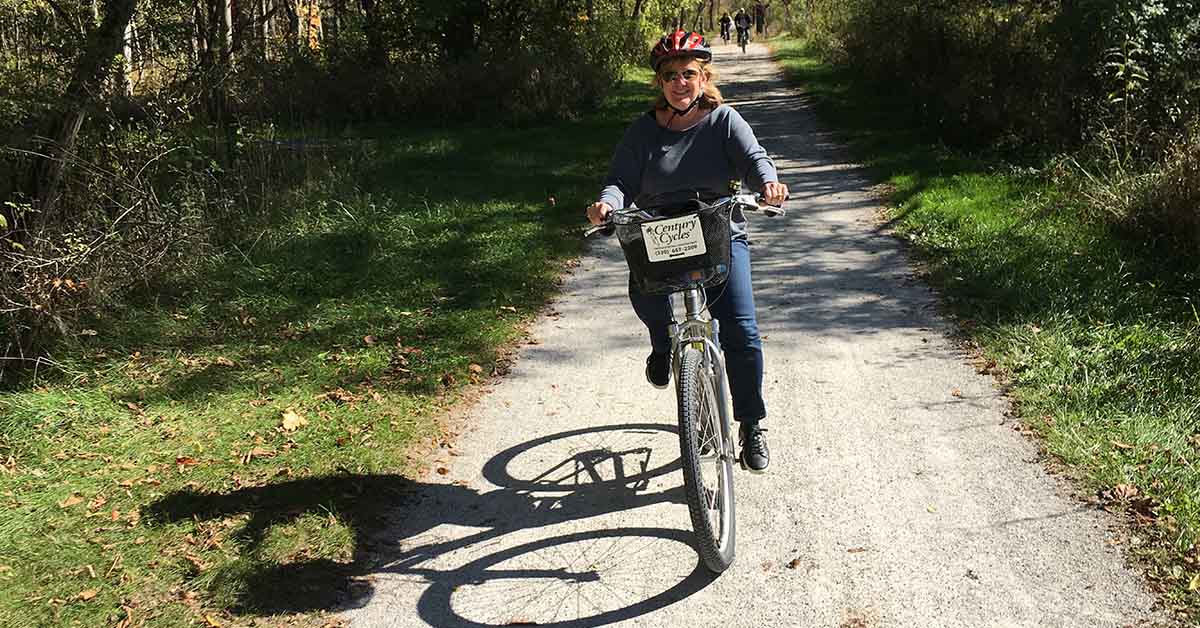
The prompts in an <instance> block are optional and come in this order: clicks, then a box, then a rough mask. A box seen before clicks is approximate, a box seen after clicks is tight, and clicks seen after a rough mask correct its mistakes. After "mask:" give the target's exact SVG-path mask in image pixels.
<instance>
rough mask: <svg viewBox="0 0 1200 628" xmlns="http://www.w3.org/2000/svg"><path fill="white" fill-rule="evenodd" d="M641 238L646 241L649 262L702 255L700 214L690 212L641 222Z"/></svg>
mask: <svg viewBox="0 0 1200 628" xmlns="http://www.w3.org/2000/svg"><path fill="white" fill-rule="evenodd" d="M642 239H643V240H644V241H645V242H646V257H647V258H648V259H649V260H650V261H651V262H662V261H666V260H672V259H679V258H681V257H695V256H697V255H704V254H705V253H707V252H708V250H707V249H706V248H705V247H704V231H703V230H701V229H700V216H697V215H696V214H692V215H690V216H683V217H680V218H670V219H668V220H656V221H654V222H646V223H642Z"/></svg>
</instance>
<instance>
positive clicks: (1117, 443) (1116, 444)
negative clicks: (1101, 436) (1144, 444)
mask: <svg viewBox="0 0 1200 628" xmlns="http://www.w3.org/2000/svg"><path fill="white" fill-rule="evenodd" d="M1108 442H1110V443H1112V446H1113V447H1116V448H1117V449H1133V445H1130V444H1129V443H1123V442H1121V441H1119V440H1110V441H1108Z"/></svg>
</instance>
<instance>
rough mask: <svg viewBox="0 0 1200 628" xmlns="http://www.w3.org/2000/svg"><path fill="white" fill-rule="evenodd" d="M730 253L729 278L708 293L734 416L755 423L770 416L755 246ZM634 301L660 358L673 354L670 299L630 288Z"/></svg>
mask: <svg viewBox="0 0 1200 628" xmlns="http://www.w3.org/2000/svg"><path fill="white" fill-rule="evenodd" d="M729 253H730V255H729V279H728V280H727V281H726V282H725V283H723V284H718V285H715V286H711V287H709V288H707V289H706V292H707V293H708V311H709V312H710V313H711V314H712V316H713V318H715V319H717V321H719V323H720V332H719V335H720V343H721V350H722V351H724V352H725V373H726V374H727V375H728V376H729V393H730V395H732V396H733V416H734V418H735V419H737V420H738V421H747V420H748V421H753V420H756V419H761V418H763V417H765V416H766V415H767V408H766V404H765V403H764V402H763V397H762V379H763V354H762V339H761V338H759V337H758V320H757V318H756V317H755V315H754V288H753V286H751V284H750V245H749V244H748V243H747V242H746V240H743V239H739V240H734V241H733V244H732V246H731V247H730V252H729ZM629 301H630V302H631V303H633V309H634V311H635V312H637V315H638V318H640V319H642V322H643V323H645V325H646V329H647V330H648V331H649V332H650V347H651V349H652V350H653V351H654V352H655V353H668V352H670V351H671V336H670V332H669V331H668V326H669V325H670V324H671V301H670V298H669V297H668V296H667V295H665V294H664V295H658V294H642V293H640V292H638V291H637V290H636V289H634V287H633V286H632V284H631V285H630V287H629Z"/></svg>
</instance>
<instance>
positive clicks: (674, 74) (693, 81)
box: [658, 58, 708, 109]
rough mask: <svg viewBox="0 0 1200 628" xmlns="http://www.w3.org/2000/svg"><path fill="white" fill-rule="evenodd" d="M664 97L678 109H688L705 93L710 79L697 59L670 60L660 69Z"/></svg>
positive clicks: (659, 75) (659, 76)
mask: <svg viewBox="0 0 1200 628" xmlns="http://www.w3.org/2000/svg"><path fill="white" fill-rule="evenodd" d="M658 78H659V80H660V81H662V90H663V97H664V98H666V99H667V102H668V103H670V104H671V106H672V107H674V108H676V109H687V108H688V105H690V104H692V101H693V100H695V99H696V98H699V97H700V94H701V93H703V92H704V86H705V85H707V84H708V79H707V78H706V77H705V76H704V70H703V69H702V68H701V66H700V62H699V61H697V60H695V59H687V58H685V59H669V60H667V61H664V62H663V64H662V65H661V66H659V68H658Z"/></svg>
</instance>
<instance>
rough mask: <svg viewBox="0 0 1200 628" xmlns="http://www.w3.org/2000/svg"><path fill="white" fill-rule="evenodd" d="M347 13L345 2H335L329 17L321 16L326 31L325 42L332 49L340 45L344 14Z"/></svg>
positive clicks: (339, 0) (343, 0) (336, 0)
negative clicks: (339, 39)
mask: <svg viewBox="0 0 1200 628" xmlns="http://www.w3.org/2000/svg"><path fill="white" fill-rule="evenodd" d="M345 12H346V2H345V0H333V10H332V11H330V12H329V15H328V16H325V15H322V16H321V26H322V27H323V28H324V29H325V42H326V44H327V45H328V46H330V47H335V46H337V45H338V38H339V36H340V30H341V28H342V14H343V13H345Z"/></svg>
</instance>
